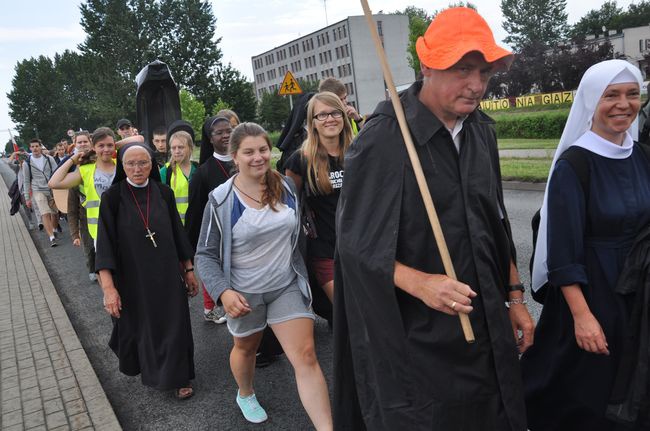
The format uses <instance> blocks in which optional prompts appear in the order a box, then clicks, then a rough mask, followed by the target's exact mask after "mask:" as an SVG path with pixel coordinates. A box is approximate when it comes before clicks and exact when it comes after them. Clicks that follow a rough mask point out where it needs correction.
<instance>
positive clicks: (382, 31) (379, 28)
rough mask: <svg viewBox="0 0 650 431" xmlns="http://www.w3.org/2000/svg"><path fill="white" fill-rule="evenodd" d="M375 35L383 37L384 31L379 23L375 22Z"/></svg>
mask: <svg viewBox="0 0 650 431" xmlns="http://www.w3.org/2000/svg"><path fill="white" fill-rule="evenodd" d="M377 33H379V36H383V35H384V30H383V26H382V23H381V21H377Z"/></svg>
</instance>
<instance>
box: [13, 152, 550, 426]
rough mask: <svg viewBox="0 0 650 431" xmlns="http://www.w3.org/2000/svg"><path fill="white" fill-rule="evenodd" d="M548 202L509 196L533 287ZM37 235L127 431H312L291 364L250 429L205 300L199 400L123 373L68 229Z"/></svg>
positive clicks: (264, 390) (259, 380)
mask: <svg viewBox="0 0 650 431" xmlns="http://www.w3.org/2000/svg"><path fill="white" fill-rule="evenodd" d="M0 173H1V174H2V175H3V176H4V177H5V181H7V180H8V179H11V180H12V181H13V173H12V172H11V171H10V170H9V168H8V167H6V166H5V164H4V163H0ZM541 199H542V192H540V191H523V190H507V191H506V205H507V208H508V211H509V215H510V218H511V221H512V225H513V231H514V236H515V242H516V244H517V247H518V250H519V256H518V258H519V262H518V265H519V268H520V270H521V271H522V276H523V279H524V281H525V283H526V284H527V285H528V279H529V277H528V270H527V268H528V259H529V258H530V251H531V250H530V235H531V234H530V219H531V217H532V214H533V213H534V212H535V210H536V209H537V208H538V207H539V205H540V203H541ZM31 236H32V238H33V239H34V242H35V244H36V246H37V248H38V249H39V252H40V254H41V256H42V258H43V261H44V263H45V265H46V267H47V268H48V271H49V274H50V277H51V278H52V281H53V283H54V285H55V286H56V288H57V290H58V293H59V296H60V297H61V300H62V302H63V304H64V306H65V308H66V310H67V312H68V314H69V316H70V320H71V322H72V324H73V326H74V328H75V330H76V332H77V334H78V336H79V338H80V340H81V343H82V344H83V346H84V349H85V350H86V353H87V354H88V357H89V358H90V361H91V363H92V365H93V368H94V369H95V372H96V373H97V375H98V377H99V380H100V382H101V384H102V386H103V387H104V389H105V391H106V394H107V396H108V398H109V400H110V402H111V404H112V405H113V408H114V409H115V413H116V415H117V417H118V419H119V421H120V423H121V424H122V426H123V427H124V429H126V430H198V429H201V430H203V429H221V430H235V429H236V430H247V429H251V430H260V429H264V430H286V429H296V430H297V429H300V430H303V429H310V427H311V426H310V423H309V420H308V418H307V416H306V414H305V413H304V411H303V409H302V407H301V405H300V403H299V401H298V395H297V391H296V388H295V384H294V379H293V377H292V376H291V367H290V365H289V364H288V362H287V361H286V359H284V358H283V359H282V360H281V361H279V362H277V363H275V364H273V365H271V366H270V367H268V368H265V369H262V370H259V371H258V373H257V376H256V391H257V394H258V398H259V399H260V401H261V403H262V404H263V405H264V407H265V408H266V410H267V412H268V413H269V417H270V419H269V421H268V422H267V423H265V424H264V426H263V427H260V426H250V425H249V424H248V423H247V422H245V421H244V419H243V418H242V417H241V414H240V413H239V411H238V409H237V407H236V406H235V402H234V398H235V394H236V386H235V383H234V381H233V379H232V377H231V375H230V370H229V367H228V353H229V351H230V348H231V345H232V340H231V338H230V336H229V334H228V332H227V329H226V328H225V326H219V325H215V324H212V323H207V322H204V321H203V320H202V316H201V309H202V303H201V301H200V299H199V297H197V298H194V299H192V300H191V301H190V308H191V313H192V330H193V335H194V342H195V362H196V371H197V378H196V380H195V382H194V388H195V392H196V395H195V396H194V397H193V398H191V399H190V400H187V401H182V402H181V401H177V400H176V399H175V398H174V397H173V395H172V394H171V393H161V392H158V391H155V390H153V389H149V388H146V387H144V386H142V385H141V384H140V381H139V379H138V378H131V377H126V376H124V375H122V374H120V373H119V372H118V370H117V360H116V358H115V355H114V354H113V353H112V352H111V351H110V350H109V349H108V347H107V343H108V339H109V334H110V331H111V322H110V319H109V318H108V316H107V315H106V313H105V312H104V310H103V308H102V305H101V304H102V301H101V299H102V295H101V291H100V289H99V287H98V285H97V284H96V283H92V282H90V281H89V280H88V278H87V271H86V269H85V267H84V263H83V254H82V252H81V250H79V249H75V248H74V247H73V246H72V245H71V243H70V240H69V236H68V230H67V226H64V236H63V238H62V240H61V241H60V244H61V245H60V246H59V247H56V248H53V249H52V248H50V247H49V245H48V244H47V238H46V236H45V234H43V233H40V232H38V231H34V232H31ZM532 308H533V313H535V314H538V313H539V310H538V308H537V307H536V306H535V305H533V306H532ZM315 337H316V344H317V350H318V357H319V359H320V362H321V364H322V366H323V371H324V373H325V376H326V378H327V380H328V384H329V385H330V387H331V374H332V373H331V371H332V370H331V364H332V351H331V337H330V335H329V332H328V329H327V325H326V323H325V322H324V321H323V320H319V321H317V325H316V331H315Z"/></svg>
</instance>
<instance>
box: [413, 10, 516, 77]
mask: <svg viewBox="0 0 650 431" xmlns="http://www.w3.org/2000/svg"><path fill="white" fill-rule="evenodd" d="M415 49H416V51H417V53H418V57H419V58H420V62H421V63H422V64H424V65H425V66H427V67H429V68H431V69H438V70H445V69H449V68H450V67H451V66H453V65H454V64H456V63H458V61H460V59H461V58H463V56H464V55H465V54H467V53H469V52H472V51H478V52H480V53H481V54H483V57H484V58H485V61H487V62H488V63H497V64H496V65H495V66H496V67H497V69H498V70H507V69H508V68H509V67H510V65H511V64H512V61H513V60H514V55H513V54H512V52H510V51H508V50H507V49H504V48H501V47H500V46H498V45H497V44H496V42H495V41H494V35H493V34H492V30H490V27H489V26H488V24H487V22H485V20H484V19H483V17H481V15H479V14H478V12H476V11H475V10H474V9H470V8H466V7H455V8H450V9H446V10H444V11H442V12H440V13H439V14H438V15H437V16H436V17H435V19H434V20H433V21H431V24H430V25H429V28H428V29H427V31H426V32H425V33H424V36H420V37H419V38H418V40H417V42H416V43H415Z"/></svg>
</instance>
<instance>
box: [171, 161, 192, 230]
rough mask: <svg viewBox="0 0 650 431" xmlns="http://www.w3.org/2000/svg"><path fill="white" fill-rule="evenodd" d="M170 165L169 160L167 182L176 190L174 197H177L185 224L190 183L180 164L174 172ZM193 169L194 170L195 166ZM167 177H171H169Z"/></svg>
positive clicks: (177, 203) (178, 206)
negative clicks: (171, 170)
mask: <svg viewBox="0 0 650 431" xmlns="http://www.w3.org/2000/svg"><path fill="white" fill-rule="evenodd" d="M169 167H170V163H169V162H168V163H166V164H165V168H167V169H166V175H165V176H166V178H165V179H166V181H165V182H166V183H167V184H169V187H171V188H172V190H173V191H174V198H175V199H176V211H178V215H179V216H181V222H182V223H183V225H184V224H185V213H186V212H187V207H188V205H189V198H190V183H189V181H188V179H187V178H186V177H185V174H184V173H183V170H182V169H181V167H180V166H179V165H176V169H174V172H173V173H172V172H170V170H169ZM192 170H194V168H193V167H192ZM190 176H191V171H190ZM167 177H169V178H168V179H167Z"/></svg>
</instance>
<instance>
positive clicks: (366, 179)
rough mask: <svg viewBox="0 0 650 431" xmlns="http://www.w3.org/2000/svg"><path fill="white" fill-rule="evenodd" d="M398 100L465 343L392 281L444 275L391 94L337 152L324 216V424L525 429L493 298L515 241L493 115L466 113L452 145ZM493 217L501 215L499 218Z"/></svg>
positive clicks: (424, 112) (455, 322)
mask: <svg viewBox="0 0 650 431" xmlns="http://www.w3.org/2000/svg"><path fill="white" fill-rule="evenodd" d="M421 85H422V84H421V83H420V82H418V83H416V84H414V85H413V86H411V88H409V89H408V90H407V91H406V92H405V93H403V94H402V96H401V99H402V103H403V104H404V109H405V114H406V119H407V122H408V124H409V127H410V130H411V133H412V136H413V140H414V142H415V144H416V145H415V146H416V150H417V153H418V155H419V157H420V160H421V162H422V166H423V169H424V174H425V176H426V178H427V182H428V185H429V188H430V190H431V193H432V196H433V201H434V202H435V204H436V209H437V211H438V216H439V218H440V222H441V225H442V229H443V232H444V235H445V238H446V241H447V245H448V247H449V250H450V254H451V258H452V261H453V264H454V267H455V270H456V273H457V275H458V279H459V280H460V281H462V282H464V283H466V284H468V285H469V286H470V287H471V288H472V289H473V290H474V291H476V292H477V293H478V296H477V297H476V298H475V299H473V301H472V305H473V307H474V310H473V311H472V313H471V314H470V320H471V323H472V326H473V328H474V333H475V335H476V342H475V343H474V344H468V343H467V342H465V340H464V337H463V333H462V330H461V326H460V322H459V319H458V317H457V316H449V315H447V314H444V313H442V312H439V311H436V310H434V309H431V308H429V307H427V306H426V305H425V304H424V303H423V302H422V301H420V300H419V299H417V298H415V297H413V296H410V295H408V294H406V293H405V292H403V291H402V290H400V289H398V288H396V287H395V285H394V283H393V275H394V263H395V261H396V260H397V261H399V262H401V263H403V264H405V265H407V266H410V267H412V268H415V269H418V270H421V271H424V272H427V273H431V274H444V268H443V265H442V261H441V258H440V254H439V252H438V250H437V247H436V243H435V239H434V237H433V233H432V230H431V227H430V225H429V221H428V218H427V215H426V210H425V207H424V204H423V201H422V198H421V196H420V193H419V191H418V187H417V183H416V179H415V175H414V173H413V169H412V166H411V163H410V161H409V159H408V155H407V152H406V147H405V146H404V143H403V138H402V135H401V133H400V130H399V126H398V123H397V121H396V118H395V113H394V110H393V108H392V106H391V105H390V102H382V103H381V104H380V105H379V106H378V107H377V110H376V111H375V114H374V115H373V117H371V119H369V121H368V122H367V123H366V125H365V126H364V128H363V129H362V130H361V132H360V134H359V135H358V137H357V139H356V140H355V142H354V143H353V145H352V146H351V147H350V149H349V150H348V153H347V154H346V157H345V181H344V183H343V189H342V192H341V197H340V200H339V204H338V212H337V220H336V226H337V235H336V237H337V241H338V243H337V251H336V258H335V259H336V270H335V281H334V285H335V286H336V289H335V292H336V294H335V295H334V402H333V412H334V427H335V429H337V430H362V429H371V430H395V429H408V430H444V431H454V430H466V431H469V430H472V431H474V430H475V431H479V430H481V431H482V430H497V431H501V430H512V431H523V430H525V429H526V419H525V407H524V402H523V392H522V385H521V372H520V368H519V363H518V359H517V349H516V346H515V340H514V336H513V331H512V327H511V322H510V320H509V318H508V312H507V309H506V308H505V306H504V300H505V286H507V285H508V284H509V264H510V260H511V259H513V260H514V254H515V252H514V245H513V243H512V240H511V234H510V227H509V223H508V219H507V215H506V211H505V207H504V205H503V195H502V189H501V174H500V168H499V161H498V151H497V146H496V137H495V133H494V129H493V122H492V120H491V119H490V118H489V117H487V116H486V115H485V114H483V113H481V112H480V111H475V112H474V113H472V114H470V115H469V117H468V118H467V119H466V120H465V122H464V125H463V131H462V132H461V136H462V143H461V146H460V153H458V152H457V150H456V148H455V146H454V142H453V140H452V138H451V135H450V133H449V132H448V131H447V129H446V128H445V127H444V125H443V124H442V123H441V122H440V121H439V120H438V119H437V118H436V117H435V116H434V115H433V114H432V113H431V111H430V110H429V109H428V108H427V107H425V106H424V105H423V104H422V103H421V102H420V101H419V100H418V99H417V95H418V93H419V91H420V89H421ZM500 212H501V213H502V214H503V215H504V217H503V219H502V218H501V215H500Z"/></svg>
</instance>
